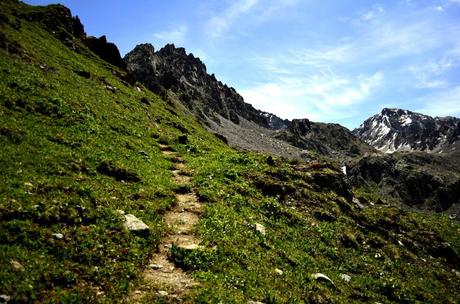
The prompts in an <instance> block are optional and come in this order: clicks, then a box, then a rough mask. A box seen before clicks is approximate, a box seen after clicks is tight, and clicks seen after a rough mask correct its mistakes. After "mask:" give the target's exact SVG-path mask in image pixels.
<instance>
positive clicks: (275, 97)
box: [240, 72, 383, 121]
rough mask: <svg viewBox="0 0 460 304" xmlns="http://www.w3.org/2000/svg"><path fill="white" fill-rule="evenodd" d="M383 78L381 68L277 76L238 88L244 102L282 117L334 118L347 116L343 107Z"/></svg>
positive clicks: (355, 102) (369, 92)
mask: <svg viewBox="0 0 460 304" xmlns="http://www.w3.org/2000/svg"><path fill="white" fill-rule="evenodd" d="M382 79H383V75H382V73H380V72H377V73H375V74H373V75H359V76H357V77H353V78H347V77H344V76H339V75H336V74H334V73H323V74H313V75H310V76H304V77H298V78H293V77H280V78H278V79H276V80H274V81H271V82H268V83H264V84H259V85H256V86H254V87H251V88H247V89H245V90H241V91H240V92H241V94H242V95H243V97H244V98H245V100H246V101H247V102H249V103H252V104H253V105H254V106H256V107H258V108H261V109H263V110H266V111H269V112H272V113H277V114H278V115H280V116H282V117H284V118H303V117H307V118H309V119H312V120H322V121H325V120H328V121H333V120H340V119H343V118H344V117H346V116H347V115H348V114H349V113H347V112H344V111H343V110H344V109H345V108H347V107H348V106H350V105H354V104H357V103H360V102H362V101H364V100H365V99H366V98H367V97H368V96H370V95H371V93H372V90H373V89H374V88H377V87H378V86H379V85H380V84H381V82H382ZM326 117H327V118H326ZM325 118H326V119H325Z"/></svg>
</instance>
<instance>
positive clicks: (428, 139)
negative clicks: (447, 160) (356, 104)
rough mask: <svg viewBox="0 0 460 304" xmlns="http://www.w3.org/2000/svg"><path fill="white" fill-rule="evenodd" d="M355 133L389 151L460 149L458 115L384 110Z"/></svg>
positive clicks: (443, 150)
mask: <svg viewBox="0 0 460 304" xmlns="http://www.w3.org/2000/svg"><path fill="white" fill-rule="evenodd" d="M353 134H355V135H356V136H358V137H359V138H361V139H362V140H364V141H365V142H366V143H368V144H369V145H371V146H373V147H374V148H376V149H378V150H380V151H382V152H386V153H393V152H395V151H425V152H429V153H447V152H455V151H458V149H460V119H459V118H455V117H434V118H433V117H430V116H427V115H423V114H419V113H415V112H411V111H408V110H401V109H388V108H385V109H383V110H382V112H381V113H379V114H376V115H374V116H372V117H371V118H369V119H367V120H366V121H364V123H363V124H361V126H359V128H357V129H355V130H353Z"/></svg>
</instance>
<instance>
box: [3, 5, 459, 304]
mask: <svg viewBox="0 0 460 304" xmlns="http://www.w3.org/2000/svg"><path fill="white" fill-rule="evenodd" d="M61 8H63V7H61ZM61 8H59V7H56V6H50V7H32V6H28V5H25V4H22V3H20V2H17V1H12V0H5V1H1V2H0V33H1V34H0V66H1V69H0V74H1V78H0V121H1V125H0V144H1V146H2V149H1V150H0V170H1V172H2V182H1V183H0V298H1V301H9V302H11V303H123V302H125V299H126V296H127V295H128V294H129V292H130V291H133V292H134V291H137V290H140V291H141V292H142V293H141V295H142V298H140V299H138V300H139V302H142V303H152V302H153V303H155V302H157V303H158V302H159V303H177V302H178V301H182V302H184V303H197V302H201V303H218V302H223V303H228V302H230V303H247V302H249V301H261V302H265V303H305V302H307V303H326V302H335V303H349V302H382V303H383V302H393V303H401V302H406V303H415V302H427V303H455V301H456V299H458V298H459V297H460V294H459V290H460V288H459V286H460V278H459V277H458V270H459V267H460V265H459V256H458V252H459V251H460V241H459V238H458V233H457V232H458V229H460V226H459V224H458V223H457V222H453V221H451V220H449V219H448V218H447V217H446V216H439V215H432V214H421V213H416V212H411V211H404V210H401V209H399V208H398V207H396V206H393V205H390V203H389V202H387V201H386V200H385V197H383V198H382V197H379V195H378V194H377V193H376V191H375V189H356V188H355V189H352V188H351V187H350V185H349V183H348V181H347V178H346V177H345V176H344V175H343V174H342V173H341V172H340V171H338V170H337V169H335V167H334V166H332V165H331V164H329V163H326V162H324V161H321V160H318V159H314V158H313V159H311V161H310V162H308V163H305V162H298V161H291V162H290V161H287V160H286V159H281V158H277V157H267V156H265V155H262V154H257V153H251V152H238V151H235V150H233V149H230V148H229V147H228V146H226V145H225V144H224V143H223V142H222V141H221V140H220V139H218V138H216V136H215V135H214V134H213V133H211V132H209V131H208V130H206V129H205V128H203V127H202V126H201V124H200V123H198V122H197V121H196V120H195V118H194V117H193V116H191V115H190V112H189V111H187V110H186V109H183V107H182V106H181V105H180V104H178V103H175V102H174V100H170V99H166V98H165V99H164V100H163V99H162V98H160V97H159V96H158V95H156V94H154V93H152V92H150V91H149V90H148V89H146V88H145V87H144V86H142V85H141V84H139V83H134V82H133V81H132V80H131V79H130V77H129V75H127V72H126V70H124V69H123V67H117V66H115V65H113V64H111V63H109V62H108V60H111V59H110V56H105V55H104V53H100V54H97V53H95V52H94V51H93V50H92V49H90V48H89V47H88V45H87V42H86V39H87V38H88V37H86V36H85V35H83V36H79V35H76V33H81V31H79V32H78V31H77V32H73V29H72V28H71V27H69V26H67V25H68V24H72V22H71V19H69V18H72V17H71V16H70V14H68V13H67V12H68V10H62V9H61ZM31 13H32V14H34V15H35V16H38V17H39V18H33V19H31V18H29V14H31ZM59 18H64V19H65V20H63V21H65V22H63V23H59V24H60V25H59V28H60V31H56V30H53V29H50V28H49V24H50V23H51V24H53V23H54V22H55V20H57V19H59ZM59 20H60V19H59ZM66 24H67V25H66ZM61 25H62V26H61ZM59 32H63V33H64V34H63V36H61V35H59V34H58V33H59ZM83 32H84V31H83ZM103 40H104V39H102V42H104V41H103ZM109 49H112V50H113V48H111V47H109ZM112 54H115V53H112ZM164 147H167V149H168V150H167V151H168V152H171V151H170V150H174V151H175V152H174V153H172V152H171V156H168V155H167V154H168V153H164V152H162V150H164V149H165V148H164ZM165 154H166V155H165ZM181 161H183V162H184V163H185V165H184V164H182V163H181ZM181 166H184V167H186V168H187V169H188V170H189V171H188V175H189V176H188V177H189V179H190V182H191V185H187V184H182V183H181V182H180V181H175V180H174V176H175V175H174V174H175V169H176V168H178V167H181ZM190 190H193V192H194V193H196V194H197V198H198V199H199V200H200V202H201V203H202V204H203V212H202V214H201V215H200V216H201V218H200V220H199V222H198V223H196V224H197V229H196V230H195V231H193V232H191V233H193V234H195V235H196V236H197V237H198V238H199V239H201V240H202V242H201V244H200V247H198V248H188V249H184V248H178V247H177V246H173V244H172V243H170V244H168V246H170V249H168V248H169V247H167V248H161V250H160V249H159V248H157V246H158V245H159V244H160V241H159V240H160V239H164V238H163V237H164V236H167V235H168V232H170V231H171V227H168V226H167V225H166V222H167V221H165V219H164V216H165V214H166V215H167V214H168V213H169V212H168V210H174V211H177V210H179V209H181V208H180V203H183V202H179V201H178V200H177V196H176V195H177V194H183V193H190V192H189V191H190ZM357 201H358V202H360V204H357V203H356V202H357ZM188 207H190V206H187V208H188ZM184 209H185V208H184ZM120 210H121V211H124V212H125V213H127V214H132V215H134V216H136V217H137V218H139V219H141V220H142V221H143V222H144V223H145V224H146V225H148V226H149V227H150V229H149V232H148V233H146V232H145V231H144V232H142V233H138V232H132V231H130V230H128V229H127V227H125V225H124V224H125V222H124V220H125V218H124V217H123V214H122V212H120ZM177 212H179V211H177ZM256 224H257V225H256ZM262 228H263V229H262ZM401 244H402V245H401ZM165 250H169V251H168V252H169V256H170V262H171V263H174V265H175V267H180V268H181V269H183V270H184V271H186V272H187V274H188V275H189V276H191V277H193V278H194V280H195V281H196V282H198V283H199V284H198V285H196V286H195V287H194V289H193V290H191V291H190V292H189V293H186V294H183V295H181V297H180V298H177V297H173V295H175V294H174V293H173V292H172V291H171V292H169V290H167V293H168V294H165V289H164V288H165V287H164V286H158V285H155V282H153V284H148V283H149V282H145V281H144V280H143V273H144V271H145V269H146V268H149V267H150V268H158V269H160V268H161V267H159V266H158V265H149V261H150V258H151V257H152V256H154V255H155V253H157V252H164V251H165ZM426 261H430V262H429V263H427V262H426ZM160 266H162V265H160ZM166 271H167V270H166ZM319 272H320V273H323V274H324V275H327V276H328V277H329V278H330V279H331V280H332V281H333V282H334V284H331V283H330V282H328V281H327V280H324V277H321V276H318V275H316V276H314V275H315V274H317V273H319ZM312 275H313V276H312ZM344 275H348V276H344ZM315 277H316V278H319V279H316V278H315ZM321 278H323V279H321Z"/></svg>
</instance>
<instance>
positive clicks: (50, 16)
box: [21, 4, 125, 68]
mask: <svg viewBox="0 0 460 304" xmlns="http://www.w3.org/2000/svg"><path fill="white" fill-rule="evenodd" d="M21 16H22V17H23V18H25V19H27V20H29V21H33V22H38V23H40V24H41V25H42V26H43V28H45V29H46V30H47V31H49V32H50V33H52V34H53V35H54V36H55V37H56V38H58V39H59V40H61V41H62V42H63V43H64V44H66V45H67V46H69V47H71V48H72V49H78V45H77V44H76V43H74V41H73V40H74V39H75V38H77V39H81V41H82V42H83V43H84V44H85V45H86V46H87V47H88V48H89V49H90V50H91V51H93V52H94V53H95V54H96V55H98V56H99V57H100V58H101V59H103V60H105V61H107V62H109V63H111V64H113V65H115V66H118V67H121V68H124V66H125V64H124V61H123V59H122V58H121V55H120V52H119V50H118V48H117V46H116V45H115V44H114V43H110V42H107V38H106V37H105V36H101V37H99V38H96V37H92V36H89V37H87V36H86V33H85V28H84V27H83V24H82V23H81V21H80V18H78V16H75V17H73V16H72V13H71V11H70V9H68V8H67V7H65V6H63V5H60V4H52V5H48V6H47V7H46V9H43V8H37V9H35V10H30V11H28V12H25V13H22V15H21Z"/></svg>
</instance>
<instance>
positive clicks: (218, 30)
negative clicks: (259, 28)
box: [205, 0, 300, 38]
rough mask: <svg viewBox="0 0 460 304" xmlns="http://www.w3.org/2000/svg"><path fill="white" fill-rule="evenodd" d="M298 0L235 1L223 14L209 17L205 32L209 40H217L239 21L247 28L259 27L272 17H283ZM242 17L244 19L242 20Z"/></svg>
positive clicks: (245, 29)
mask: <svg viewBox="0 0 460 304" xmlns="http://www.w3.org/2000/svg"><path fill="white" fill-rule="evenodd" d="M299 2H300V0H283V1H279V0H264V1H262V0H235V1H234V2H233V3H232V4H231V5H230V6H229V7H227V8H226V9H225V10H224V11H223V12H221V13H219V14H216V15H215V16H213V17H211V18H210V19H209V20H208V21H207V23H206V29H205V30H206V32H207V34H208V35H209V36H210V37H211V38H219V37H221V36H223V35H224V33H227V32H228V30H229V29H230V28H232V27H233V26H235V25H236V26H238V25H240V27H241V24H239V22H240V21H242V22H243V23H244V25H245V28H244V31H247V28H248V26H254V25H260V24H262V23H264V22H266V21H268V20H271V19H272V18H274V17H279V16H281V15H283V10H284V9H286V8H289V7H291V6H293V5H295V4H297V3H299ZM243 17H244V19H243Z"/></svg>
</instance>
